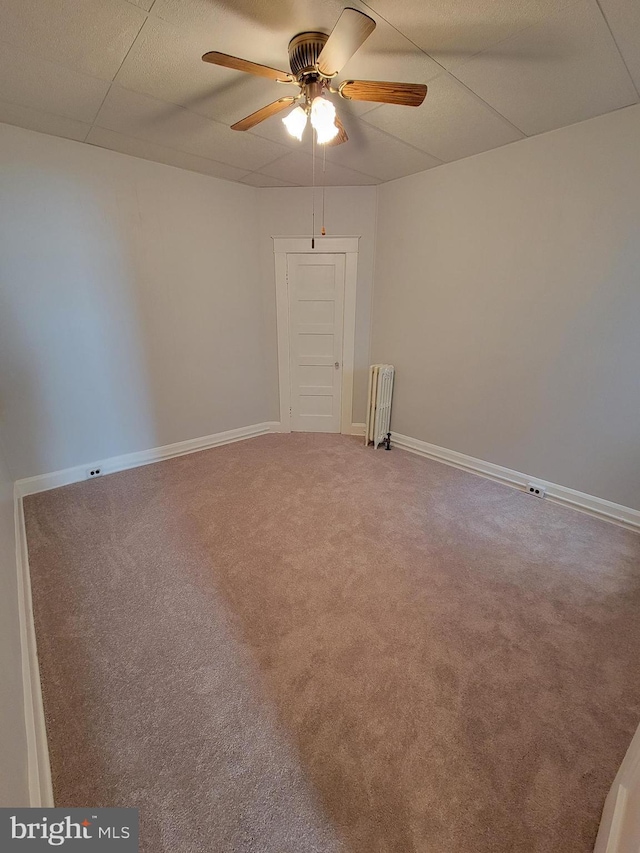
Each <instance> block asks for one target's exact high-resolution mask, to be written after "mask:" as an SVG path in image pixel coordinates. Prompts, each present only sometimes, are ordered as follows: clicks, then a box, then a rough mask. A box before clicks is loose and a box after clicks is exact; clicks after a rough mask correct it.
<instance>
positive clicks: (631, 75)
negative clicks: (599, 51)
mask: <svg viewBox="0 0 640 853" xmlns="http://www.w3.org/2000/svg"><path fill="white" fill-rule="evenodd" d="M594 3H595V4H596V5H597V7H598V9H599V10H600V14H601V15H602V18H603V20H604V22H605V24H606V25H607V29H608V30H609V33H610V34H611V38H612V39H613V43H614V44H615V46H616V49H617V51H618V53H619V54H620V59H621V60H622V64H623V65H624V67H625V68H626V69H627V74H628V75H629V79H630V80H631V85H632V86H633V88H634V89H635V90H636V94H637V96H638V99H639V100H640V86H637V85H636V81H635V80H634V79H633V74H632V73H631V70H630V68H629V65H628V64H627V60H626V59H625V58H624V54H623V52H622V50H621V49H620V44H619V43H618V39H617V38H616V34H615V33H614V31H613V29H612V27H611V24H610V23H609V18H608V17H607V15H606V13H605V11H604V9H603V8H602V3H601V2H600V0H594Z"/></svg>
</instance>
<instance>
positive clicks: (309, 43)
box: [289, 32, 329, 81]
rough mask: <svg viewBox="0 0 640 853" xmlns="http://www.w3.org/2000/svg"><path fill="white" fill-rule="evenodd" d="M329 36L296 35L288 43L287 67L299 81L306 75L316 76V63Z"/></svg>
mask: <svg viewBox="0 0 640 853" xmlns="http://www.w3.org/2000/svg"><path fill="white" fill-rule="evenodd" d="M328 38H329V36H327V35H325V33H316V32H308V33H298V35H297V36H294V37H293V38H292V39H291V41H290V42H289V65H290V66H291V72H292V73H293V75H294V76H295V77H296V79H297V80H298V81H299V80H300V79H301V78H302V77H304V76H306V75H308V74H315V75H317V73H318V71H317V68H316V63H317V61H318V57H319V56H320V54H321V52H322V48H323V47H324V45H325V42H326V41H327V39H328Z"/></svg>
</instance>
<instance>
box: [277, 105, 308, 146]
mask: <svg viewBox="0 0 640 853" xmlns="http://www.w3.org/2000/svg"><path fill="white" fill-rule="evenodd" d="M282 123H283V124H284V126H285V127H286V128H287V130H288V131H289V133H290V134H291V136H295V138H296V139H298V140H300V141H302V134H303V133H304V129H305V127H306V126H307V114H306V112H305V111H304V110H303V109H302V107H296V108H295V110H291V112H290V113H289V114H288V115H286V116H285V117H284V118H283V119H282Z"/></svg>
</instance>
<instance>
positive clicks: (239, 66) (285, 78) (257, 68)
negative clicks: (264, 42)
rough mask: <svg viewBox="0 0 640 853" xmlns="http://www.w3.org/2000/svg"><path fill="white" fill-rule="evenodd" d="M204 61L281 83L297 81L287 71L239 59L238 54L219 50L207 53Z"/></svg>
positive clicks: (203, 58)
mask: <svg viewBox="0 0 640 853" xmlns="http://www.w3.org/2000/svg"><path fill="white" fill-rule="evenodd" d="M202 61H203V62H211V63H212V64H213V65H222V66H224V67H225V68H233V69H234V70H235V71H246V72H247V74H255V75H256V76H257V77H268V78H269V79H270V80H279V81H280V82H281V83H293V82H295V80H294V78H293V76H292V75H291V74H289V73H287V72H286V71H278V69H277V68H269V66H268V65H258V63H257V62H249V60H248V59H238V57H237V56H229V54H227V53H218V51H217V50H211V51H209V53H205V55H204V56H203V57H202Z"/></svg>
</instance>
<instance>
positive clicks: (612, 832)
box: [595, 728, 640, 853]
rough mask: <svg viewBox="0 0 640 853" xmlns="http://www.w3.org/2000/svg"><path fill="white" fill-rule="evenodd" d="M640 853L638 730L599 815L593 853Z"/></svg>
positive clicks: (639, 752) (639, 738)
mask: <svg viewBox="0 0 640 853" xmlns="http://www.w3.org/2000/svg"><path fill="white" fill-rule="evenodd" d="M639 851H640V728H639V729H638V731H637V732H636V734H635V737H634V738H633V740H632V741H631V746H630V747H629V749H628V750H627V754H626V755H625V757H624V761H623V762H622V765H621V767H620V770H619V771H618V775H617V776H616V778H615V780H614V783H613V785H612V786H611V790H610V791H609V796H608V797H607V801H606V803H605V805H604V811H603V812H602V821H601V823H600V830H599V832H598V838H597V840H596V846H595V853H639Z"/></svg>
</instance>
